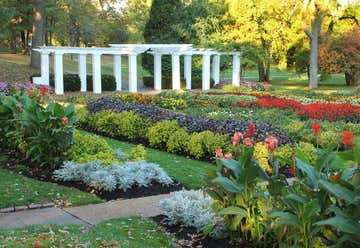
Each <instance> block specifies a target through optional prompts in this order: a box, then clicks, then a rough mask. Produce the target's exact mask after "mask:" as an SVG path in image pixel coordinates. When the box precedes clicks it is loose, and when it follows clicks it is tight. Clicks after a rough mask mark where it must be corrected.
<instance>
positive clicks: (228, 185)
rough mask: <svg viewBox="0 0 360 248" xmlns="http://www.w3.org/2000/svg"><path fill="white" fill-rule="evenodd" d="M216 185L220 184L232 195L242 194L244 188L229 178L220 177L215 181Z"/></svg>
mask: <svg viewBox="0 0 360 248" xmlns="http://www.w3.org/2000/svg"><path fill="white" fill-rule="evenodd" d="M213 182H214V183H219V184H220V185H221V186H222V187H223V188H224V189H225V190H227V191H229V192H231V193H242V192H243V187H242V186H241V185H240V184H236V183H235V182H233V181H232V180H230V179H229V178H227V177H223V176H219V177H217V178H215V179H214V180H213Z"/></svg>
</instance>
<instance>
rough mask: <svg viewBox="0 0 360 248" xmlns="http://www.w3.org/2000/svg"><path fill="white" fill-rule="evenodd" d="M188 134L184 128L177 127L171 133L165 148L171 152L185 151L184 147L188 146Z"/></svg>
mask: <svg viewBox="0 0 360 248" xmlns="http://www.w3.org/2000/svg"><path fill="white" fill-rule="evenodd" d="M189 140H190V135H189V134H188V133H187V131H186V128H179V129H178V130H177V131H175V132H174V133H172V134H171V135H170V137H169V139H168V142H167V144H166V150H167V151H168V152H173V153H185V151H184V148H186V147H187V146H188V142H189Z"/></svg>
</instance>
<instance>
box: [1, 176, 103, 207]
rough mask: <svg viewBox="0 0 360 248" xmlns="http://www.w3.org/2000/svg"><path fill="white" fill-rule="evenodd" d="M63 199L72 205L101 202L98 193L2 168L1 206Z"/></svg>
mask: <svg viewBox="0 0 360 248" xmlns="http://www.w3.org/2000/svg"><path fill="white" fill-rule="evenodd" d="M54 200H63V201H66V202H67V203H69V204H71V205H72V206H78V205H86V204H91V203H100V202H101V199H100V198H98V197H97V196H96V195H93V194H90V193H85V192H82V191H80V190H78V189H75V188H69V187H65V186H61V185H58V184H54V183H48V182H42V181H38V180H34V179H31V178H28V177H25V176H22V175H19V174H17V173H15V172H11V171H9V170H6V169H0V208H6V207H11V206H14V205H15V206H21V205H27V204H31V203H44V202H49V201H54Z"/></svg>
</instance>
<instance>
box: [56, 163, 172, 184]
mask: <svg viewBox="0 0 360 248" xmlns="http://www.w3.org/2000/svg"><path fill="white" fill-rule="evenodd" d="M54 178H55V179H56V180H58V181H81V182H83V183H85V184H87V185H89V186H91V187H94V188H96V189H98V190H105V191H113V190H115V189H117V188H118V189H122V190H126V189H129V188H131V187H133V186H134V185H139V186H144V187H147V186H148V185H149V184H150V183H151V182H158V183H160V184H162V185H166V186H168V185H171V184H173V180H172V179H171V178H170V177H169V176H168V175H167V174H166V172H165V171H164V170H163V169H162V168H160V166H159V165H157V164H154V163H148V162H146V161H137V162H125V163H123V164H116V163H114V164H111V165H110V166H104V164H103V162H101V161H90V162H87V163H84V164H77V163H75V162H73V161H69V162H65V163H64V165H63V166H62V168H61V169H59V170H56V171H54Z"/></svg>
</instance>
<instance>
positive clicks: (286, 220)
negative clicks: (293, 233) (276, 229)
mask: <svg viewBox="0 0 360 248" xmlns="http://www.w3.org/2000/svg"><path fill="white" fill-rule="evenodd" d="M270 217H271V218H277V219H278V223H279V224H283V225H291V226H301V222H300V221H299V220H298V218H297V216H296V215H295V214H292V213H289V212H280V211H276V212H272V213H271V214H270Z"/></svg>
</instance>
